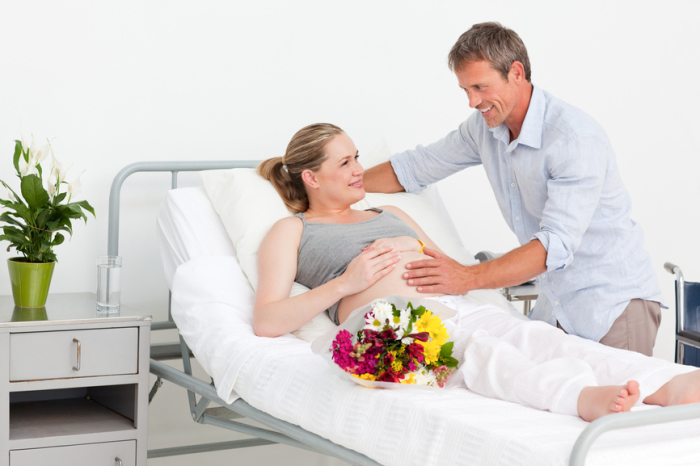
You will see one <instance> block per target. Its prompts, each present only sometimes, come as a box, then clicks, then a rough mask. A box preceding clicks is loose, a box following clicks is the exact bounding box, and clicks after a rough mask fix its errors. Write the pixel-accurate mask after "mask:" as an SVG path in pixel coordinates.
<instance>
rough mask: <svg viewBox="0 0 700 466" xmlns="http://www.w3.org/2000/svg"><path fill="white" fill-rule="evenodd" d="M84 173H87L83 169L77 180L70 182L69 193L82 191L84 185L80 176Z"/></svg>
mask: <svg viewBox="0 0 700 466" xmlns="http://www.w3.org/2000/svg"><path fill="white" fill-rule="evenodd" d="M83 173H85V170H83V171H82V172H80V175H78V177H77V178H76V179H75V180H73V182H72V183H70V184H69V185H68V192H69V193H71V194H73V193H75V194H77V193H79V192H80V188H81V187H82V185H81V184H80V176H81V175H82V174H83Z"/></svg>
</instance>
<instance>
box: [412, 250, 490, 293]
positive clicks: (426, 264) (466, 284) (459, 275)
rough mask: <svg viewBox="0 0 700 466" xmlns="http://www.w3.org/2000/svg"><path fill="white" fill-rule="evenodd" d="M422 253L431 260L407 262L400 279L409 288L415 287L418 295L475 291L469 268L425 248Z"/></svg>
mask: <svg viewBox="0 0 700 466" xmlns="http://www.w3.org/2000/svg"><path fill="white" fill-rule="evenodd" d="M423 253H424V254H426V255H428V256H430V257H432V258H433V259H427V260H421V261H414V262H409V263H408V264H406V268H407V269H410V271H408V272H404V274H403V275H402V277H403V278H404V279H406V280H407V281H406V283H407V284H408V285H409V286H417V288H416V290H417V291H418V292H420V293H445V294H454V295H461V294H465V293H467V292H468V291H470V290H475V289H477V285H476V280H475V279H476V277H475V275H474V274H473V273H472V272H471V270H470V269H471V267H468V266H465V265H461V264H460V263H459V262H457V261H455V260H454V259H450V258H449V257H447V256H445V255H444V254H440V253H439V252H437V251H435V250H434V249H430V248H425V249H424V250H423Z"/></svg>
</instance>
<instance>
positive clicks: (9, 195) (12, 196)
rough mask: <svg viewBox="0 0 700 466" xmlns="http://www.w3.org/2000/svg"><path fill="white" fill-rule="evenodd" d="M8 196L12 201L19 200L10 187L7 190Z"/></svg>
mask: <svg viewBox="0 0 700 466" xmlns="http://www.w3.org/2000/svg"><path fill="white" fill-rule="evenodd" d="M7 197H9V198H10V201H11V202H17V198H16V197H15V195H14V194H12V191H10V190H9V189H8V190H7Z"/></svg>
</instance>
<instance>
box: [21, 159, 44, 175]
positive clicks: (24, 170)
mask: <svg viewBox="0 0 700 466" xmlns="http://www.w3.org/2000/svg"><path fill="white" fill-rule="evenodd" d="M19 172H20V174H21V175H22V176H27V175H38V174H39V171H38V170H37V169H36V165H35V164H33V163H32V159H31V158H30V159H29V163H27V161H26V160H24V157H23V156H20V158H19Z"/></svg>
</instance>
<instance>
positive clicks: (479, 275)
mask: <svg viewBox="0 0 700 466" xmlns="http://www.w3.org/2000/svg"><path fill="white" fill-rule="evenodd" d="M423 252H424V253H425V254H427V255H429V256H431V257H433V258H434V259H428V260H423V261H415V262H410V263H408V264H406V268H410V269H411V270H409V271H408V272H405V273H404V274H403V278H404V279H407V280H408V285H410V286H418V288H417V291H419V292H421V293H446V294H454V295H461V294H465V293H467V292H469V291H471V290H480V289H490V288H502V287H505V286H515V285H519V284H521V283H523V282H525V281H527V280H529V279H531V278H533V277H536V276H537V275H539V274H541V273H542V272H545V271H546V270H547V265H546V262H547V250H546V249H545V248H544V246H543V245H542V243H541V242H540V241H539V240H536V239H535V240H532V241H530V242H529V243H527V244H525V245H523V246H520V247H519V248H516V249H513V250H512V251H510V252H509V253H508V254H505V255H503V256H501V257H499V258H498V259H494V260H492V261H488V262H483V263H481V264H477V265H472V266H466V265H461V264H460V263H458V262H457V261H455V260H453V259H450V258H449V257H447V256H445V255H443V254H440V253H438V252H437V251H433V250H431V249H425V250H424V251H423Z"/></svg>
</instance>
